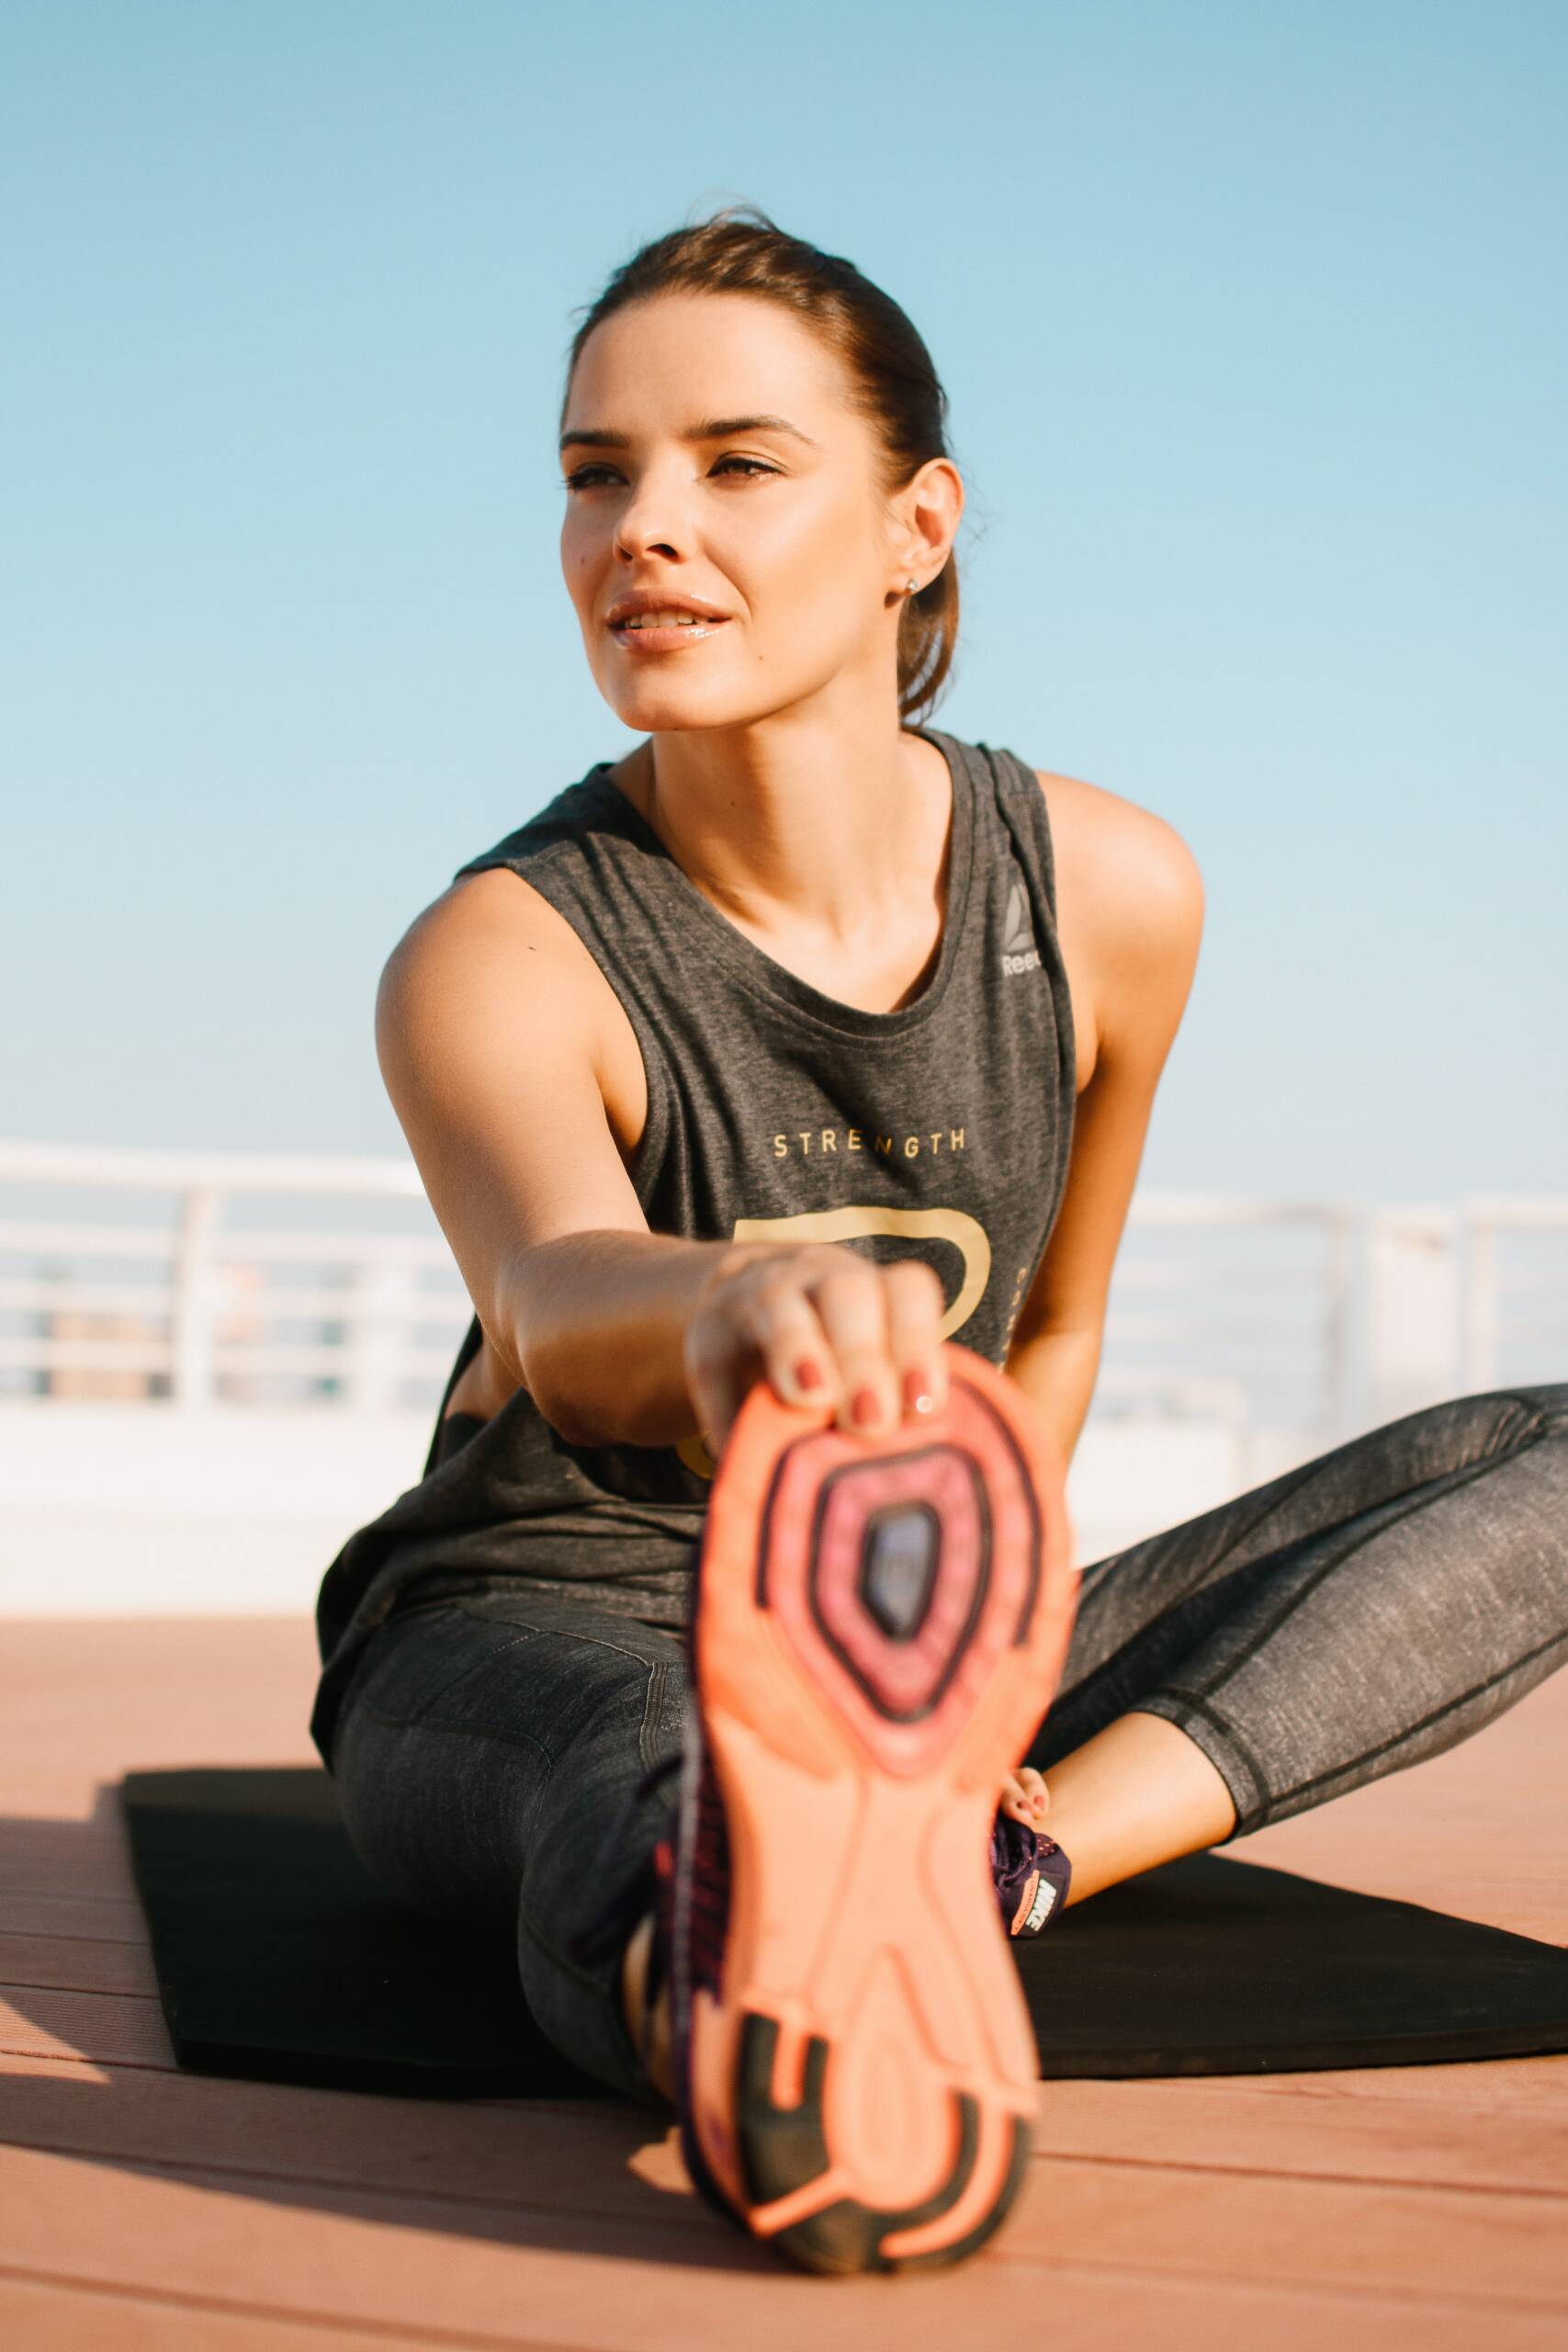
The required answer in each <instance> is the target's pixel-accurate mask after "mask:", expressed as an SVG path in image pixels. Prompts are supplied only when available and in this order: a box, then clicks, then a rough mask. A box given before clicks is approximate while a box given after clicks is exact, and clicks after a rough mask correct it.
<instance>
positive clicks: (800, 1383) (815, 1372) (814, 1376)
mask: <svg viewBox="0 0 1568 2352" xmlns="http://www.w3.org/2000/svg"><path fill="white" fill-rule="evenodd" d="M825 1377H826V1375H825V1374H824V1373H823V1370H822V1367H821V1365H820V1364H819V1363H813V1361H812V1359H811V1358H810V1357H809V1356H806V1357H803V1358H802V1360H801V1362H800V1363H797V1364H796V1365H795V1386H796V1387H797V1388H820V1387H821V1386H822V1385H823V1381H824V1379H825Z"/></svg>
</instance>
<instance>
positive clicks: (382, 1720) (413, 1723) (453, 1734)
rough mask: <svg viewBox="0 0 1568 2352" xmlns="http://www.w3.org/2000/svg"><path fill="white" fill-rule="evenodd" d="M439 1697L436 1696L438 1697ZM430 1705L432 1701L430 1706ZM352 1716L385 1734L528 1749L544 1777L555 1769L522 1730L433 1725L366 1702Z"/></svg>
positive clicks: (425, 1717) (423, 1717)
mask: <svg viewBox="0 0 1568 2352" xmlns="http://www.w3.org/2000/svg"><path fill="white" fill-rule="evenodd" d="M441 1695H443V1694H442V1693H439V1692H438V1693H437V1696H438V1697H439V1696H441ZM434 1703H435V1701H434V1699H433V1700H432V1701H431V1705H432V1706H434ZM355 1714H360V1715H374V1717H375V1718H376V1721H377V1722H378V1724H385V1725H386V1726H387V1729H388V1730H389V1731H434V1732H440V1733H442V1734H443V1735H444V1736H446V1738H448V1739H493V1740H496V1741H498V1742H499V1743H500V1745H501V1746H502V1747H527V1748H531V1749H532V1750H533V1752H534V1754H535V1755H536V1756H542V1757H543V1758H544V1759H545V1770H546V1772H547V1773H550V1772H553V1771H554V1770H555V1768H556V1759H555V1758H554V1757H553V1756H552V1755H551V1754H550V1751H549V1749H548V1748H547V1747H545V1746H544V1745H543V1744H542V1742H540V1741H539V1740H536V1739H534V1738H532V1737H530V1736H529V1734H528V1733H527V1732H525V1731H518V1732H511V1731H497V1730H496V1728H495V1726H494V1725H493V1724H433V1723H432V1722H431V1720H430V1718H429V1716H428V1715H389V1714H388V1713H385V1711H384V1710H383V1709H382V1708H380V1707H373V1706H372V1705H371V1704H370V1702H369V1701H368V1700H367V1699H362V1700H361V1701H360V1702H359V1704H358V1706H357V1707H356V1708H355Z"/></svg>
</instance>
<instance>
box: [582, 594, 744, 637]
mask: <svg viewBox="0 0 1568 2352" xmlns="http://www.w3.org/2000/svg"><path fill="white" fill-rule="evenodd" d="M663 613H673V614H678V615H679V616H680V618H681V620H682V621H688V620H689V621H710V622H713V623H715V624H717V623H718V622H720V621H724V620H728V617H729V616H728V613H721V612H720V611H719V608H718V606H717V605H710V604H708V603H707V601H706V600H705V598H704V597H702V596H678V595H672V594H668V593H661V592H660V590H659V589H657V588H634V589H633V590H631V591H630V592H629V594H626V595H625V596H617V597H616V599H615V603H614V604H613V605H611V606H610V609H609V611H608V612H607V613H606V614H605V616H604V618H605V622H606V624H607V626H608V627H609V628H624V627H625V626H626V623H627V622H628V621H646V620H648V619H650V618H651V617H652V616H654V615H655V614H663Z"/></svg>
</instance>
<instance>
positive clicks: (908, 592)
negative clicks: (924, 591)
mask: <svg viewBox="0 0 1568 2352" xmlns="http://www.w3.org/2000/svg"><path fill="white" fill-rule="evenodd" d="M904 593H905V594H906V595H908V596H912V595H914V594H915V593H916V589H915V583H914V582H913V581H912V580H911V581H910V582H909V584H908V588H907V589H906V590H905V592H904Z"/></svg>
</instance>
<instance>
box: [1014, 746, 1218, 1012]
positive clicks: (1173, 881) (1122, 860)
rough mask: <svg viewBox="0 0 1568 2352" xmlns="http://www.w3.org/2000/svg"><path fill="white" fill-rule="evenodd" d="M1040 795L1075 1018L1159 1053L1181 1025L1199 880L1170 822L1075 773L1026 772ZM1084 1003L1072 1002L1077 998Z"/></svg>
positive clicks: (1194, 952)
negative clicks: (1071, 980) (1051, 853)
mask: <svg viewBox="0 0 1568 2352" xmlns="http://www.w3.org/2000/svg"><path fill="white" fill-rule="evenodd" d="M1034 774H1035V776H1036V778H1037V779H1038V782H1039V785H1040V788H1041V790H1042V792H1043V794H1044V795H1045V805H1046V812H1047V815H1048V816H1049V819H1050V824H1051V839H1052V847H1053V851H1054V854H1055V868H1056V908H1057V921H1058V925H1059V928H1060V931H1061V935H1062V947H1063V954H1064V957H1065V959H1066V962H1067V964H1068V969H1069V977H1072V975H1073V967H1074V965H1075V962H1076V966H1077V979H1076V981H1075V988H1074V1011H1075V1015H1080V1012H1081V1011H1087V1012H1089V1016H1090V1023H1091V1029H1092V1035H1093V1039H1094V1041H1095V1049H1096V1052H1095V1057H1096V1058H1098V1050H1099V1048H1100V1046H1102V1045H1104V1044H1107V1043H1111V1042H1114V1043H1116V1044H1127V1043H1131V1044H1133V1045H1134V1046H1136V1045H1137V1044H1138V1043H1139V1042H1142V1041H1145V1040H1146V1042H1147V1043H1148V1044H1149V1046H1150V1047H1151V1049H1152V1050H1154V1051H1156V1052H1159V1053H1162V1054H1163V1052H1164V1050H1165V1047H1166V1046H1168V1044H1169V1041H1170V1037H1171V1035H1173V1034H1174V1031H1175V1028H1176V1025H1177V1023H1178V1022H1179V1020H1180V1017H1181V1012H1182V1009H1183V1007H1184V1006H1185V1004H1186V1001H1187V998H1188V994H1189V992H1190V988H1191V984H1192V976H1193V972H1194V969H1195V967H1196V964H1197V957H1198V948H1199V944H1200V941H1201V936H1202V930H1203V910H1204V899H1203V880H1202V876H1201V871H1200V869H1199V865H1198V861H1197V859H1196V857H1195V856H1194V855H1193V854H1192V851H1191V849H1190V846H1189V844H1188V842H1186V841H1185V840H1184V839H1183V837H1182V835H1181V834H1180V833H1179V831H1177V829H1176V827H1175V826H1174V825H1172V824H1171V823H1170V822H1169V820H1168V819H1166V818H1164V817H1161V816H1159V815H1158V814H1157V813H1156V811H1155V810H1154V809H1145V808H1143V807H1141V806H1140V805H1139V803H1138V802H1137V801H1135V800H1129V799H1127V798H1126V797H1124V796H1123V795H1122V794H1121V793H1119V792H1110V791H1108V790H1107V789H1106V788H1105V786H1103V785H1098V784H1089V783H1088V782H1087V781H1086V780H1085V779H1084V778H1083V777H1081V776H1071V775H1058V774H1057V773H1056V772H1055V771H1054V770H1052V769H1048V768H1036V769H1035V771H1034ZM1080 990H1081V994H1082V996H1083V999H1084V1004H1083V1006H1082V1008H1080V1005H1079V994H1080Z"/></svg>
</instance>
